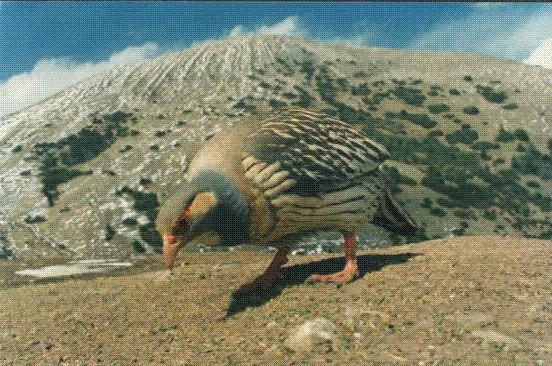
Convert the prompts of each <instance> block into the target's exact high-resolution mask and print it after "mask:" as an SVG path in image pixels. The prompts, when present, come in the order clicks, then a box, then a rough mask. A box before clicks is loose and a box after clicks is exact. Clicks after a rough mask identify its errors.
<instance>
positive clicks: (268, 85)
mask: <svg viewBox="0 0 552 366" xmlns="http://www.w3.org/2000/svg"><path fill="white" fill-rule="evenodd" d="M259 86H260V87H261V88H263V89H270V84H269V83H267V82H266V81H264V80H263V81H261V82H260V83H259Z"/></svg>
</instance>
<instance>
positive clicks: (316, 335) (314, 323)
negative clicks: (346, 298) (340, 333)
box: [284, 318, 337, 352]
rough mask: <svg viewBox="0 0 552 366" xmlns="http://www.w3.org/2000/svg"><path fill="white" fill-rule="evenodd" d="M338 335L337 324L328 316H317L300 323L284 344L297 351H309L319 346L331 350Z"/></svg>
mask: <svg viewBox="0 0 552 366" xmlns="http://www.w3.org/2000/svg"><path fill="white" fill-rule="evenodd" d="M336 337H337V326H336V325H335V324H334V323H333V322H331V321H330V320H328V319H326V318H316V319H314V320H309V321H307V322H305V323H303V324H302V325H300V326H299V327H298V328H297V329H296V330H295V332H294V333H293V334H291V335H290V336H289V337H288V338H287V339H286V340H285V342H284V346H285V347H286V348H288V349H290V350H292V351H295V352H309V351H312V350H313V349H314V348H316V347H317V346H322V347H324V349H325V351H327V352H329V351H331V350H332V349H333V343H334V341H335V339H336Z"/></svg>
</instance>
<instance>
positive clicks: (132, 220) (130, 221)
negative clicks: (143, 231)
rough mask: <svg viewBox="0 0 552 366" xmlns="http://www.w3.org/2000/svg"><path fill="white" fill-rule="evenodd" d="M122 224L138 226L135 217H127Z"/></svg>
mask: <svg viewBox="0 0 552 366" xmlns="http://www.w3.org/2000/svg"><path fill="white" fill-rule="evenodd" d="M122 224H123V225H125V226H136V225H138V220H136V219H135V218H133V217H126V218H124V219H123V221H122Z"/></svg>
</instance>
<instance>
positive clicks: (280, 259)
mask: <svg viewBox="0 0 552 366" xmlns="http://www.w3.org/2000/svg"><path fill="white" fill-rule="evenodd" d="M287 253H288V251H287V249H278V251H277V252H276V255H275V256H274V258H272V262H270V264H269V265H268V268H267V269H266V270H265V271H264V273H263V274H262V275H260V276H259V277H257V278H256V279H255V280H254V281H253V282H251V283H247V284H245V285H243V286H241V287H240V288H239V289H238V292H241V293H247V292H252V291H255V290H259V289H260V290H268V289H270V288H272V287H273V286H274V283H275V282H276V281H277V280H278V279H279V278H280V277H281V274H280V267H282V266H283V265H284V264H286V263H287V261H288V257H287Z"/></svg>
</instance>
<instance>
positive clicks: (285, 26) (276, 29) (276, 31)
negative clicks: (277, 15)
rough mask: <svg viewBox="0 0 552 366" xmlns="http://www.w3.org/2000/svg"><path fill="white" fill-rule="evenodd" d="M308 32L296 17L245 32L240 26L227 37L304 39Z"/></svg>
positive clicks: (233, 29) (262, 25)
mask: <svg viewBox="0 0 552 366" xmlns="http://www.w3.org/2000/svg"><path fill="white" fill-rule="evenodd" d="M308 33H309V32H308V31H307V29H306V28H305V26H304V25H303V24H302V23H301V22H300V19H299V17H298V16H290V17H287V18H285V19H284V20H282V21H280V22H278V23H274V24H272V25H265V24H261V25H258V26H256V27H255V29H253V30H247V29H246V28H245V27H244V26H242V25H237V26H235V27H234V28H232V30H230V33H229V37H238V36H246V35H254V34H258V35H276V36H295V37H306V36H307V35H308Z"/></svg>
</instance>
